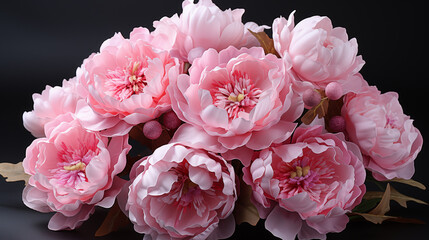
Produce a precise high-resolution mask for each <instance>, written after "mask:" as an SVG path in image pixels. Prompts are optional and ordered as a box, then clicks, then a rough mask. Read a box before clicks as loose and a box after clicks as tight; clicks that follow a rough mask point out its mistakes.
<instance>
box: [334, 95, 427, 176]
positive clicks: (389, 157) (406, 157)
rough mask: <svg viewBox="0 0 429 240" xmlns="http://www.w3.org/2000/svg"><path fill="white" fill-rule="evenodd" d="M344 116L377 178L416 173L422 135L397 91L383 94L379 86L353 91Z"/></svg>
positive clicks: (350, 133)
mask: <svg viewBox="0 0 429 240" xmlns="http://www.w3.org/2000/svg"><path fill="white" fill-rule="evenodd" d="M342 115H343V116H344V118H345V121H346V129H347V133H348V135H349V137H350V139H351V141H353V142H355V143H356V144H357V145H359V147H360V149H361V151H362V153H363V154H364V155H365V158H364V163H365V167H366V168H367V169H369V170H370V171H372V173H373V176H374V177H375V178H376V179H378V180H385V179H392V178H395V177H397V178H405V179H410V178H411V177H412V176H413V174H414V160H415V159H416V157H417V155H418V153H419V152H420V150H421V149H422V144H423V138H422V135H421V134H420V132H419V130H418V129H417V128H415V127H414V126H413V120H412V119H410V117H409V116H407V115H405V114H404V113H403V111H402V107H401V105H400V103H399V101H398V94H397V93H395V92H388V93H384V94H381V93H380V91H378V90H377V88H376V87H366V88H365V89H364V91H362V92H360V93H358V94H354V93H350V94H348V95H347V96H346V98H345V100H344V105H343V108H342Z"/></svg>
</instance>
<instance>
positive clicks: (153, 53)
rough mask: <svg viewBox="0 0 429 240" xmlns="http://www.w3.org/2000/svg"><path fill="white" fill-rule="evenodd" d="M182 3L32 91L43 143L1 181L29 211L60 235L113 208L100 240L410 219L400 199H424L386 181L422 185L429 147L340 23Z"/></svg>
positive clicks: (296, 233) (319, 232)
mask: <svg viewBox="0 0 429 240" xmlns="http://www.w3.org/2000/svg"><path fill="white" fill-rule="evenodd" d="M182 6H183V11H182V13H181V14H175V15H173V16H172V17H163V18H161V19H160V20H158V21H155V22H154V23H153V26H154V30H153V31H152V32H151V31H149V30H148V29H147V28H143V27H138V28H135V29H134V30H133V31H132V32H131V33H130V34H129V38H125V37H124V36H123V35H122V34H121V33H116V34H115V35H114V36H113V37H112V38H110V39H107V40H106V41H104V42H103V44H102V45H101V47H100V51H99V52H97V53H93V54H91V55H90V56H89V57H88V58H87V59H85V60H84V61H83V64H82V65H81V66H80V67H79V68H78V69H77V71H76V76H75V77H73V78H71V79H69V80H64V81H63V83H62V86H56V87H50V86H47V87H46V89H45V90H44V91H43V92H42V93H41V94H34V95H33V100H34V109H33V110H32V111H29V112H25V113H24V114H23V121H24V126H25V128H26V129H27V130H28V131H30V132H31V133H32V134H33V135H34V136H35V137H36V139H35V140H34V141H33V143H32V144H31V145H30V146H29V147H28V148H27V150H26V157H25V159H24V160H23V162H22V163H19V164H15V165H14V164H9V163H2V164H1V165H0V172H1V174H2V175H3V176H5V177H8V180H9V181H17V180H25V181H26V186H25V189H24V191H23V197H22V199H23V202H24V203H25V205H27V206H28V207H29V208H32V209H34V210H37V211H40V212H54V213H55V214H54V215H53V216H52V218H51V220H50V221H49V225H48V227H49V229H51V230H65V229H67V230H72V229H75V228H77V227H79V226H80V225H81V224H82V223H83V222H85V221H87V220H88V219H89V218H90V216H91V214H92V213H94V211H95V209H96V207H97V206H98V207H102V208H110V212H109V214H108V215H107V217H106V219H105V221H104V223H103V224H102V225H101V226H100V228H99V229H98V231H97V233H96V235H97V236H102V235H106V234H109V233H110V232H112V231H114V230H116V229H118V228H119V227H120V226H122V225H123V224H124V221H125V223H127V221H128V220H127V219H129V221H128V222H131V223H132V224H133V225H134V229H135V231H137V232H139V233H142V234H144V239H225V238H228V237H230V236H232V234H233V233H234V231H235V228H236V225H237V224H241V223H243V222H247V223H249V224H251V225H256V224H257V222H258V221H264V224H265V225H264V226H265V228H266V229H267V230H268V231H270V232H271V233H272V234H273V235H274V236H276V237H279V238H281V239H292V240H293V239H295V238H296V237H297V238H298V239H325V238H326V234H327V233H330V232H341V231H342V230H344V229H345V227H346V224H347V223H348V221H349V219H350V218H364V219H366V220H368V221H371V222H374V223H381V222H382V221H385V220H394V221H407V219H405V218H399V217H395V216H390V215H385V214H386V213H387V211H388V210H389V202H390V200H393V201H397V202H398V203H399V204H401V205H403V206H404V205H405V206H406V202H407V201H414V202H417V203H423V204H424V202H423V201H421V200H418V199H415V198H412V197H408V196H405V195H403V194H401V193H399V192H398V191H397V190H396V189H394V188H393V187H392V186H391V185H392V183H393V182H396V183H395V184H397V183H398V182H399V183H402V184H408V185H411V186H415V187H419V188H422V189H425V187H424V186H423V185H422V184H421V183H418V182H416V181H414V180H411V178H412V176H413V174H414V160H415V159H416V157H417V155H418V153H419V152H420V150H421V148H422V144H423V139H422V136H421V134H420V132H419V130H418V129H417V128H415V127H414V126H413V120H412V119H410V117H409V116H407V115H405V114H404V113H403V110H402V107H401V105H400V104H399V102H398V94H396V93H395V92H388V93H381V92H380V91H379V90H377V88H376V87H375V86H369V84H368V83H367V82H366V81H365V80H364V78H363V77H362V75H361V74H360V73H359V71H360V69H361V68H362V66H363V65H364V61H363V59H362V57H361V56H358V55H357V53H358V44H357V41H356V39H355V38H352V39H349V37H348V35H347V32H346V30H345V29H344V28H341V27H333V26H332V23H331V21H330V19H329V18H328V17H321V16H313V17H309V18H306V19H304V20H301V21H300V22H298V23H295V20H294V12H292V13H291V14H290V15H289V17H288V18H287V19H286V18H284V17H278V18H276V19H274V21H273V23H272V26H260V25H258V24H257V23H253V22H248V23H243V22H242V20H241V17H242V15H243V13H244V10H243V9H234V10H231V9H228V10H225V11H223V10H221V9H219V8H218V7H217V6H216V5H215V4H214V3H213V2H212V1H211V0H200V1H199V2H198V3H194V2H193V1H190V0H185V1H184V2H183V4H182ZM266 29H271V30H272V35H271V36H269V35H268V34H266V33H265V30H266ZM271 30H270V31H271ZM369 182H373V183H375V185H377V186H378V187H379V188H380V189H379V190H378V191H367V190H366V189H367V183H369ZM124 219H125V220H124ZM261 219H263V220H261Z"/></svg>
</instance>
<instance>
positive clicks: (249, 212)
mask: <svg viewBox="0 0 429 240" xmlns="http://www.w3.org/2000/svg"><path fill="white" fill-rule="evenodd" d="M240 187H241V188H240V196H238V200H237V202H236V205H235V208H234V217H235V222H236V223H237V224H241V223H243V222H247V223H249V224H250V225H252V226H256V224H257V223H258V221H259V219H260V218H259V214H258V210H257V209H256V207H255V205H253V203H252V202H251V201H250V196H251V194H252V188H251V187H250V186H249V185H247V184H245V183H244V182H243V181H242V182H241V184H240Z"/></svg>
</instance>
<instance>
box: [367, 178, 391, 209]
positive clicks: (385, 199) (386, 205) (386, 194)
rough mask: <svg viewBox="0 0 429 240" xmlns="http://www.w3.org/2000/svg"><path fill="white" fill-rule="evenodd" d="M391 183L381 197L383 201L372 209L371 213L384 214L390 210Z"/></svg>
mask: <svg viewBox="0 0 429 240" xmlns="http://www.w3.org/2000/svg"><path fill="white" fill-rule="evenodd" d="M390 194H391V192H390V184H387V186H386V191H385V192H384V193H383V196H382V197H381V201H380V202H379V203H378V205H377V207H375V208H374V209H372V210H371V211H370V212H369V214H373V215H380V216H383V215H384V214H386V213H387V212H388V211H389V210H390Z"/></svg>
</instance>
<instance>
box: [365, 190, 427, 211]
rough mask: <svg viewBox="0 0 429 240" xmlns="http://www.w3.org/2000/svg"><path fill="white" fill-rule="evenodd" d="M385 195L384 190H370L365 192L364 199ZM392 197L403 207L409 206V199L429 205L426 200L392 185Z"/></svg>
mask: <svg viewBox="0 0 429 240" xmlns="http://www.w3.org/2000/svg"><path fill="white" fill-rule="evenodd" d="M382 197H383V192H377V191H368V192H366V193H365V195H364V196H363V198H364V199H367V200H369V199H375V198H382ZM390 199H391V200H394V201H396V202H397V203H399V205H401V206H402V207H404V208H406V207H407V202H408V201H413V202H416V203H419V204H424V205H428V204H427V203H426V202H424V201H422V200H420V199H417V198H413V197H409V196H406V195H404V194H402V193H400V192H398V191H397V190H396V189H395V188H393V187H390Z"/></svg>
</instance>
